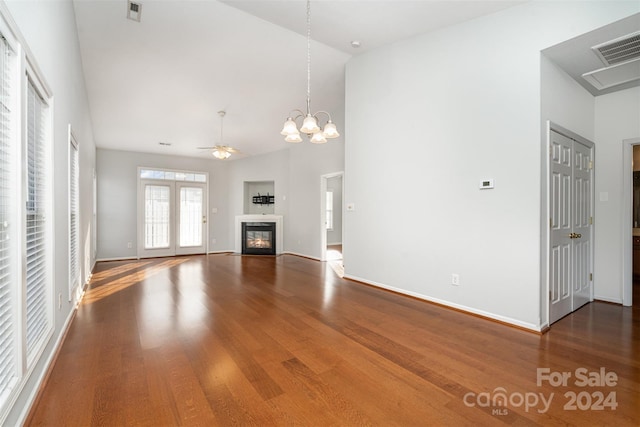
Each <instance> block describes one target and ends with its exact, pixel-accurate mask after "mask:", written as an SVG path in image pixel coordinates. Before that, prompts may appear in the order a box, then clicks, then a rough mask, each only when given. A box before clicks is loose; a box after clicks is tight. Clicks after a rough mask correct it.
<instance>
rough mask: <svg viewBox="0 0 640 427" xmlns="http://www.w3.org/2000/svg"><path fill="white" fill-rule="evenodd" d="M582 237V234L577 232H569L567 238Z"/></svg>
mask: <svg viewBox="0 0 640 427" xmlns="http://www.w3.org/2000/svg"><path fill="white" fill-rule="evenodd" d="M581 237H582V234H579V233H569V238H570V239H579V238H581Z"/></svg>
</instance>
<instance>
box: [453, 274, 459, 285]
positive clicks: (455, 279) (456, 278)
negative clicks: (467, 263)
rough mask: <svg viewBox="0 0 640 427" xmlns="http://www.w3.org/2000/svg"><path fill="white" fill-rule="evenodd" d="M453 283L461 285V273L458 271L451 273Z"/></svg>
mask: <svg viewBox="0 0 640 427" xmlns="http://www.w3.org/2000/svg"><path fill="white" fill-rule="evenodd" d="M451 284H452V285H453V286H460V275H459V274H457V273H451Z"/></svg>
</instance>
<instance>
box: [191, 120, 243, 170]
mask: <svg viewBox="0 0 640 427" xmlns="http://www.w3.org/2000/svg"><path fill="white" fill-rule="evenodd" d="M225 114H227V112H226V111H224V110H220V111H218V115H219V116H220V144H218V145H214V146H213V147H198V150H212V151H211V154H212V155H213V157H215V158H216V159H220V160H225V159H228V158H229V157H231V155H232V154H236V153H239V151H238V150H236V149H235V148H233V147H230V146H228V145H224V144H223V139H222V127H223V119H224V116H225Z"/></svg>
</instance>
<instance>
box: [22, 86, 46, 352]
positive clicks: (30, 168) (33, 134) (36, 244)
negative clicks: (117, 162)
mask: <svg viewBox="0 0 640 427" xmlns="http://www.w3.org/2000/svg"><path fill="white" fill-rule="evenodd" d="M46 109H47V106H46V104H45V102H44V100H43V99H42V98H41V97H40V95H39V94H38V92H37V91H36V90H35V88H34V87H33V84H32V83H31V81H29V84H28V93H27V171H26V172H27V218H26V226H27V230H26V243H27V269H26V270H27V301H26V303H27V308H26V316H27V357H30V356H31V355H32V353H33V351H34V350H35V349H36V347H37V344H38V342H39V340H40V338H41V337H42V336H43V335H44V334H45V332H46V331H47V330H48V328H49V320H48V316H47V297H46V292H47V281H48V279H49V278H48V277H47V254H46V243H47V238H48V236H47V235H46V221H47V216H46V214H47V212H46V211H45V210H46V194H47V193H46V192H47V182H46V169H45V168H46V159H45V154H46V153H45V148H46V147H45V113H46Z"/></svg>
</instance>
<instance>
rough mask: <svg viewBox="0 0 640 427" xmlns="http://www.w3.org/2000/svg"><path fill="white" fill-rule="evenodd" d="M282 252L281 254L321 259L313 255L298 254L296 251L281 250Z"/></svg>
mask: <svg viewBox="0 0 640 427" xmlns="http://www.w3.org/2000/svg"><path fill="white" fill-rule="evenodd" d="M282 254H283V255H295V256H299V257H302V258H309V259H313V260H316V261H321V260H320V258H318V257H314V256H311V255H305V254H299V253H297V252H290V251H284V252H282Z"/></svg>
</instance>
